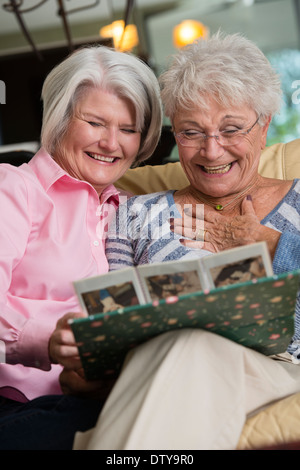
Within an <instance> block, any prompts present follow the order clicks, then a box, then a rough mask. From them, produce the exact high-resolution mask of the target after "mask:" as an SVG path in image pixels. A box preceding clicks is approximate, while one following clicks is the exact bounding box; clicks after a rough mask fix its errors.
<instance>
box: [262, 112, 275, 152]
mask: <svg viewBox="0 0 300 470" xmlns="http://www.w3.org/2000/svg"><path fill="white" fill-rule="evenodd" d="M271 119H272V117H271V116H269V117H267V118H266V122H265V124H264V125H263V126H262V127H261V143H260V148H261V149H262V150H263V149H264V148H265V146H266V143H267V134H268V129H269V125H270V122H271Z"/></svg>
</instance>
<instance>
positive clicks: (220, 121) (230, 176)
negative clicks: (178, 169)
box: [173, 99, 269, 198]
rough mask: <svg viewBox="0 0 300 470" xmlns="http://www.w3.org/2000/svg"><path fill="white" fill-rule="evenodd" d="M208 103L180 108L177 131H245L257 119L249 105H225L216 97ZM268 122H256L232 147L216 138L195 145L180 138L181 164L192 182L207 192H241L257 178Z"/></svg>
mask: <svg viewBox="0 0 300 470" xmlns="http://www.w3.org/2000/svg"><path fill="white" fill-rule="evenodd" d="M208 103H209V108H208V110H203V111H202V110H200V109H198V108H194V109H192V110H181V111H179V112H178V113H177V114H176V116H175V118H174V120H173V128H174V131H175V132H176V133H179V132H183V131H184V132H189V133H190V132H201V133H205V134H206V135H218V134H219V133H220V132H222V133H224V132H232V131H236V130H239V131H240V130H243V131H246V130H247V129H249V128H251V126H252V125H253V124H254V123H255V121H256V119H257V116H256V114H255V112H254V111H253V109H251V108H249V107H247V106H243V107H231V108H226V109H225V108H224V107H223V106H221V105H220V104H219V103H217V102H216V101H215V100H213V99H210V100H209V102H208ZM268 126H269V121H268V122H267V123H266V124H265V125H264V126H263V127H261V126H259V125H258V124H256V125H255V126H254V127H253V129H252V130H251V131H250V132H249V133H248V134H247V135H244V136H243V137H242V139H241V141H240V142H239V143H238V144H237V145H232V146H229V147H222V146H221V145H219V144H218V142H217V141H216V139H214V138H209V139H206V141H204V142H202V144H201V145H199V147H200V148H199V149H196V148H190V147H184V146H182V145H180V142H179V141H178V139H177V144H178V151H179V157H180V161H181V165H182V167H183V169H184V171H185V173H186V175H187V177H188V179H189V181H190V184H191V186H192V187H193V188H195V189H196V190H198V191H201V192H202V193H203V194H205V195H208V196H212V197H216V198H218V197H225V196H228V195H231V194H235V193H238V192H241V191H242V190H243V189H244V188H245V187H246V186H248V185H250V184H251V183H252V182H254V181H255V179H256V178H257V174H258V164H259V158H260V154H261V150H262V148H264V147H265V144H266V136H267V130H268Z"/></svg>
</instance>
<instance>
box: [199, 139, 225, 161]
mask: <svg viewBox="0 0 300 470" xmlns="http://www.w3.org/2000/svg"><path fill="white" fill-rule="evenodd" d="M224 153H225V150H224V148H223V147H222V146H221V145H220V144H219V143H218V139H217V137H216V136H214V135H208V136H206V139H205V140H204V141H203V142H202V143H201V148H200V154H201V156H202V157H206V158H207V159H209V160H217V159H218V158H220V157H222V156H223V155H224Z"/></svg>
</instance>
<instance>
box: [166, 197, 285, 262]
mask: <svg viewBox="0 0 300 470" xmlns="http://www.w3.org/2000/svg"><path fill="white" fill-rule="evenodd" d="M203 219H204V223H203V220H202V221H201V222H202V227H203V229H204V233H203V231H201V230H200V232H201V235H203V236H204V241H203V240H198V239H197V234H199V229H197V228H196V229H195V227H197V225H198V226H199V221H198V222H197V221H196V219H195V217H194V216H193V215H188V214H186V213H185V217H184V219H174V222H173V230H174V232H175V233H179V234H182V235H184V236H186V237H188V238H190V240H188V239H183V240H182V244H183V245H185V246H187V247H190V248H201V249H204V250H208V251H211V252H212V253H216V252H219V251H223V250H227V249H230V248H234V247H237V246H242V245H249V244H251V243H256V242H259V241H266V242H267V243H268V247H269V250H270V253H271V255H273V254H274V253H275V249H276V246H277V243H278V240H279V238H280V235H281V234H280V232H277V231H275V230H273V229H270V228H268V227H265V226H264V225H261V224H260V221H259V218H258V217H257V215H256V213H255V210H254V207H253V204H252V201H251V199H246V198H245V199H244V200H243V202H242V205H241V214H240V215H234V216H230V215H224V213H219V212H217V211H212V210H207V211H205V213H204V217H203ZM183 221H184V226H183V225H182V222H183Z"/></svg>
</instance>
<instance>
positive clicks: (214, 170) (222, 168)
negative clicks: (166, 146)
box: [201, 162, 233, 175]
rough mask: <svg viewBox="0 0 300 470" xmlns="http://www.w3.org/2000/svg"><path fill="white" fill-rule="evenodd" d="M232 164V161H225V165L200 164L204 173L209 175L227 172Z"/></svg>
mask: <svg viewBox="0 0 300 470" xmlns="http://www.w3.org/2000/svg"><path fill="white" fill-rule="evenodd" d="M232 165H233V162H231V163H227V164H226V165H218V166H202V165H201V168H202V170H203V171H204V172H205V173H208V174H209V175H216V174H223V173H227V172H228V171H229V170H230V169H231V167H232Z"/></svg>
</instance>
